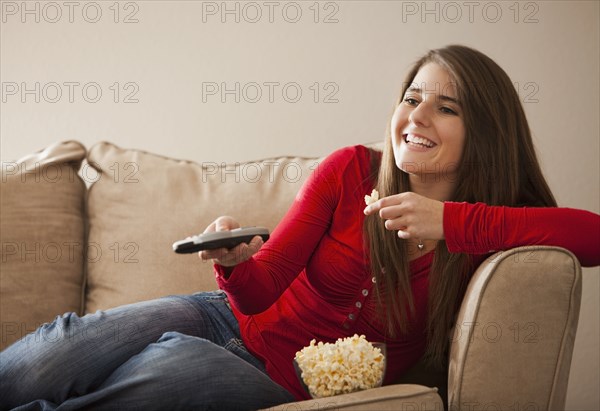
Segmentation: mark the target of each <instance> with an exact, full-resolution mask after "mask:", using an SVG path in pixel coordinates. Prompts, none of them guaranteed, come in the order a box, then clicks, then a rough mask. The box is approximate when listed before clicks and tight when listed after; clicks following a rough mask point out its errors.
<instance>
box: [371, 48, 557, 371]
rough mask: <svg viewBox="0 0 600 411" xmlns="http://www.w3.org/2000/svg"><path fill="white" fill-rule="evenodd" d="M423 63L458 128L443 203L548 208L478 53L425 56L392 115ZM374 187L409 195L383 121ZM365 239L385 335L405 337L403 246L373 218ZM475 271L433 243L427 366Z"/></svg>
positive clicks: (500, 87)
mask: <svg viewBox="0 0 600 411" xmlns="http://www.w3.org/2000/svg"><path fill="white" fill-rule="evenodd" d="M431 62H433V63H436V64H439V65H440V66H441V67H443V68H444V69H445V70H446V71H447V72H448V73H449V75H450V77H451V79H452V81H453V83H454V84H455V85H456V89H457V94H458V96H457V97H458V100H459V101H460V102H461V107H462V113H463V121H464V126H465V143H464V144H465V146H464V149H463V154H462V159H461V164H460V165H459V166H458V169H457V173H456V177H455V178H456V180H457V181H456V188H455V191H454V193H453V196H452V198H451V199H450V201H466V202H470V203H475V202H483V203H486V204H488V205H504V206H525V205H528V206H539V207H550V206H553V207H555V206H556V201H555V199H554V196H553V195H552V192H551V191H550V188H549V187H548V184H547V183H546V180H545V179H544V177H543V175H542V172H541V169H540V166H539V163H538V160H537V157H536V154H535V149H534V146H533V141H532V138H531V132H530V130H529V125H528V123H527V119H526V117H525V113H524V111H523V107H522V105H521V102H520V100H519V96H518V94H517V92H516V90H515V88H514V86H513V85H512V83H511V81H510V78H509V77H508V75H507V74H506V73H505V72H504V70H502V68H500V66H498V65H497V64H496V63H495V62H494V61H493V60H492V59H490V58H489V57H487V56H486V55H484V54H483V53H481V52H479V51H476V50H473V49H471V48H468V47H465V46H460V45H451V46H448V47H444V48H441V49H436V50H430V51H429V52H428V53H427V54H426V55H424V56H423V57H422V58H421V59H419V60H418V61H417V62H416V63H415V64H414V65H413V67H412V68H411V70H410V71H409V73H408V75H407V76H406V78H405V82H404V83H403V86H402V91H401V93H400V95H399V97H398V99H397V100H396V103H395V105H394V109H395V108H396V107H397V106H398V104H400V103H401V102H402V99H403V96H404V94H405V92H406V89H407V88H408V87H409V86H410V84H411V83H412V81H413V79H414V78H415V76H416V74H417V72H418V71H419V69H420V68H421V67H422V66H423V65H425V64H427V63H431ZM376 188H377V190H378V191H379V193H380V196H382V197H383V196H389V195H393V194H397V193H402V192H405V191H410V183H409V179H408V174H407V173H405V172H404V171H402V170H400V169H399V168H398V167H397V166H396V162H395V159H394V153H393V150H392V141H391V130H390V123H389V122H388V129H387V131H386V140H385V146H384V150H383V155H382V158H381V164H380V167H379V171H378V173H377V182H376ZM365 233H366V235H365V239H366V244H365V247H366V248H367V250H368V253H369V254H368V255H369V257H370V258H369V259H370V264H371V269H372V271H373V273H374V275H375V278H376V290H377V296H378V298H379V301H380V303H382V304H383V305H385V307H386V308H385V310H382V313H383V314H384V315H385V317H386V323H387V325H388V330H387V331H388V333H389V335H391V336H395V335H397V334H398V332H400V333H407V332H410V326H409V324H410V318H411V315H412V314H414V301H413V296H412V291H411V286H410V273H409V264H408V249H407V242H406V240H402V239H399V238H398V236H397V235H396V233H395V232H394V231H388V230H386V229H385V227H384V225H383V221H382V220H381V219H380V218H379V217H378V216H377V215H372V216H369V217H367V218H366V219H365ZM475 268H476V267H473V263H472V261H471V258H470V256H469V255H467V254H464V253H450V252H449V251H448V248H447V247H446V243H445V241H439V242H438V244H437V246H436V249H435V255H434V258H433V263H432V268H431V272H430V275H429V297H428V313H427V350H426V357H427V359H429V360H430V362H431V363H433V364H435V365H438V366H442V365H444V364H445V360H446V353H447V348H448V342H449V333H450V330H451V328H452V325H453V322H454V318H455V314H456V311H457V309H458V308H459V306H460V303H461V301H462V297H463V295H464V292H465V289H466V286H467V284H468V281H469V278H470V276H471V274H472V273H473V271H474V269H475ZM392 290H393V291H392Z"/></svg>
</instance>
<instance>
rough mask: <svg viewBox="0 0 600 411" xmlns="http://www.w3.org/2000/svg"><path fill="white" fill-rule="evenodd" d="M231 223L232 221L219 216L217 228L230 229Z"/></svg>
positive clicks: (221, 229) (218, 229)
mask: <svg viewBox="0 0 600 411" xmlns="http://www.w3.org/2000/svg"><path fill="white" fill-rule="evenodd" d="M230 223H231V222H230V221H229V220H228V219H226V218H222V217H219V218H217V221H216V224H215V229H216V230H217V231H229V230H231V227H230V225H231V224H230Z"/></svg>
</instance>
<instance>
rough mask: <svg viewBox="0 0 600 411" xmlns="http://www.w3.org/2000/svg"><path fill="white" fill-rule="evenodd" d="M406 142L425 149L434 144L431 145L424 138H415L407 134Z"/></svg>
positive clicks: (430, 142) (431, 142)
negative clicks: (419, 145)
mask: <svg viewBox="0 0 600 411" xmlns="http://www.w3.org/2000/svg"><path fill="white" fill-rule="evenodd" d="M406 142H407V143H416V144H421V145H423V146H426V147H433V146H434V145H435V144H434V143H433V141H430V140H427V139H426V138H423V137H417V136H415V135H413V134H407V135H406Z"/></svg>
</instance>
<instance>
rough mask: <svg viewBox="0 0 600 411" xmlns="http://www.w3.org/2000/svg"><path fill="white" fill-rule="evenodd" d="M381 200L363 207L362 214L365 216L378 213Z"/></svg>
mask: <svg viewBox="0 0 600 411" xmlns="http://www.w3.org/2000/svg"><path fill="white" fill-rule="evenodd" d="M382 200H383V199H381V200H377V201H375V202H374V203H371V204H369V205H368V206H366V207H365V209H364V210H363V213H365V215H371V214H375V213H376V212H378V211H379V210H380V209H381V201H382Z"/></svg>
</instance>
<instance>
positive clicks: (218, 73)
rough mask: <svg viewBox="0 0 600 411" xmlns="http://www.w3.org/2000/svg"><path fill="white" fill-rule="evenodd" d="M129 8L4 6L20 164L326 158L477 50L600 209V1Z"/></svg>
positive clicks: (581, 338) (573, 404)
mask: <svg viewBox="0 0 600 411" xmlns="http://www.w3.org/2000/svg"><path fill="white" fill-rule="evenodd" d="M25 4H26V7H27V8H28V9H29V10H30V11H31V12H30V13H24V7H25V6H24V5H25ZM117 6H118V7H115V2H113V1H106V2H104V1H97V2H85V1H84V2H72V3H68V4H65V3H64V2H62V1H58V2H54V3H53V2H43V3H42V2H36V1H29V2H27V3H23V2H21V1H15V2H12V1H2V21H1V23H0V24H1V25H2V26H1V33H0V34H1V36H0V37H1V56H0V57H1V63H0V64H1V67H0V69H1V71H0V73H1V74H0V75H1V82H2V105H1V113H0V114H1V118H2V120H1V128H0V132H1V149H2V154H1V157H2V160H13V159H16V158H18V157H21V156H22V155H24V154H27V153H29V152H32V151H35V150H38V149H41V148H43V147H44V146H46V145H48V144H49V143H51V142H54V141H56V140H64V139H77V140H80V141H81V142H83V143H84V144H86V145H87V146H88V147H89V146H91V145H92V144H94V143H95V142H97V141H100V140H109V141H112V142H114V143H116V144H118V145H121V146H124V147H133V148H140V149H144V150H147V151H151V152H157V153H162V154H164V155H168V156H173V157H178V158H184V159H191V160H196V161H202V162H222V161H242V160H251V159H258V158H262V157H268V156H275V155H282V154H299V155H311V156H312V155H323V154H326V153H328V152H330V151H331V150H333V149H335V148H337V147H341V146H345V145H350V144H356V143H364V142H371V141H376V140H379V139H381V138H382V137H383V132H384V129H385V125H386V122H387V120H388V116H389V114H390V110H391V107H392V104H393V100H394V98H395V96H396V93H397V91H398V89H399V87H400V85H401V82H402V78H403V74H404V72H405V70H406V68H407V67H408V66H409V65H410V64H411V62H412V61H414V59H415V58H417V57H418V56H419V55H421V54H422V53H423V52H425V51H426V50H427V49H429V48H435V47H440V46H444V45H447V44H450V43H462V44H465V45H469V46H472V47H475V48H478V49H480V50H481V51H483V52H485V53H487V54H489V55H490V56H491V57H492V58H494V59H495V60H496V61H497V62H498V63H499V64H500V65H501V66H503V67H504V68H505V69H506V71H507V72H508V73H509V75H510V76H511V78H512V79H513V81H514V83H515V85H516V87H517V89H518V91H519V94H520V96H521V97H522V101H523V103H524V107H525V110H526V112H527V114H528V116H529V119H530V125H531V128H532V130H533V133H534V137H535V141H536V143H537V148H538V151H539V154H540V157H541V161H542V164H543V168H544V171H545V174H546V176H547V178H548V181H549V183H550V185H551V188H552V189H553V191H554V193H555V194H556V197H557V199H558V201H559V203H560V204H561V205H563V206H568V207H576V208H584V209H588V210H592V211H594V212H599V211H600V204H599V197H600V195H599V191H598V186H599V183H600V182H599V174H600V169H599V156H598V154H599V140H600V139H599V133H600V126H599V116H598V113H599V112H600V107H599V101H598V95H599V92H600V90H599V89H600V87H599V67H598V61H599V57H600V56H599V51H598V50H599V41H598V38H599V19H598V15H599V3H598V2H595V1H582V2H577V1H569V2H566V1H565V2H561V1H548V2H545V1H538V2H536V1H532V2H520V3H516V2H513V1H506V2H505V1H498V2H480V1H475V2H463V1H458V2H428V3H427V4H424V3H423V2H421V1H415V2H410V1H334V2H319V3H317V4H316V7H315V2H313V1H307V2H303V1H299V2H277V1H274V2H271V3H269V2H263V1H259V2H254V3H253V2H235V1H228V2H227V3H226V6H225V5H224V3H222V2H221V1H218V2H201V1H172V2H167V1H133V2H120V3H117ZM224 7H227V8H228V9H229V10H234V13H233V14H225V15H222V14H221V12H222V11H223V9H224ZM236 8H237V9H238V10H239V22H236V14H235V9H236ZM428 10H429V11H430V12H428ZM98 11H100V12H101V15H99V14H98ZM258 11H259V12H260V13H261V15H260V16H259V15H258V14H257V12H258ZM298 11H300V12H301V15H298V14H297V13H298ZM316 11H318V14H317V13H316ZM117 12H118V13H117ZM215 12H216V14H213V13H215ZM270 12H272V14H271V15H270ZM58 13H60V15H59V14H58ZM36 19H38V20H39V21H37V22H36ZM96 20H97V21H96ZM115 20H117V21H115ZM294 20H297V21H296V22H292V21H294ZM94 21H96V22H94ZM125 21H128V22H125ZM253 21H254V22H253ZM236 83H239V93H237V96H236V92H235V91H233V92H232V93H230V94H225V95H224V96H221V95H220V93H218V92H217V94H210V93H209V92H210V91H211V90H212V89H211V87H213V86H214V85H215V84H216V85H217V86H218V87H219V89H223V87H222V86H225V88H227V89H230V90H235V85H236ZM36 84H37V86H36ZM257 84H258V85H259V88H257V87H256V85H257ZM284 86H285V87H284ZM36 87H37V89H36ZM284 88H285V89H284ZM25 89H26V90H31V92H25V93H23V91H24V90H25ZM259 89H260V91H261V92H262V96H261V97H260V98H257V94H256V92H257V90H259ZM203 90H204V92H203ZM270 90H273V91H274V93H273V95H272V96H270V95H269V91H270ZM298 90H300V91H301V93H302V94H301V96H300V97H297V95H296V92H297V91H298ZM58 91H59V92H60V93H61V94H60V96H59V95H58V94H57V92H58ZM71 91H72V95H70V92H71ZM97 91H100V92H101V96H100V97H97V96H96V93H97ZM317 91H318V94H317ZM236 97H239V102H236V101H235V99H236ZM36 98H37V99H39V102H36ZM94 100H97V101H96V102H93V101H94ZM293 100H297V101H296V102H291V101H293ZM599 278H600V276H599V270H598V268H594V269H586V270H585V271H584V283H583V287H584V300H583V306H582V315H581V320H580V327H579V332H578V336H577V341H576V347H575V349H576V351H575V356H574V359H573V367H572V373H571V381H570V388H569V395H568V399H567V405H568V409H573V410H575V409H578V410H583V409H586V410H587V409H598V408H600V400H599V392H598V386H600V377H599V371H598V370H599V368H600V360H599V353H598V352H599V348H598V347H599V346H600V343H599V326H598V324H599V322H600V321H599V318H598V313H599V311H600V308H599V305H598V301H599V300H600V298H599V289H600V283H599Z"/></svg>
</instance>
